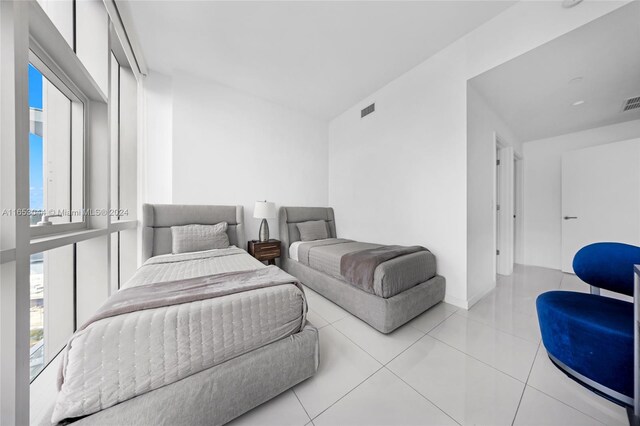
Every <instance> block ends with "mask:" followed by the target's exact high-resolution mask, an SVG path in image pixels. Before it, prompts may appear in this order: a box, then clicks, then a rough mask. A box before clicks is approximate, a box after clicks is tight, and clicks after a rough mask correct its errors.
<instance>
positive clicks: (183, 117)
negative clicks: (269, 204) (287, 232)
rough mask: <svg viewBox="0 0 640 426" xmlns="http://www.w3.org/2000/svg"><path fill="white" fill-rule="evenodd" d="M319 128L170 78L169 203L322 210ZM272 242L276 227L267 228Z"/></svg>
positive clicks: (250, 221)
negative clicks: (273, 205) (262, 204)
mask: <svg viewBox="0 0 640 426" xmlns="http://www.w3.org/2000/svg"><path fill="white" fill-rule="evenodd" d="M327 129H328V126H327V123H326V122H324V121H321V120H317V119H314V118H310V117H309V116H306V115H304V114H301V113H298V112H295V111H292V110H289V109H286V108H284V107H280V106H278V105H275V104H273V103H270V102H267V101H265V100H262V99H259V98H256V97H254V96H251V95H248V94H245V93H242V92H239V91H237V90H234V89H231V88H229V87H226V86H223V85H220V84H217V83H215V82H211V81H205V80H200V79H197V78H195V77H192V76H190V75H187V74H177V75H174V77H173V143H172V144H173V147H172V154H173V156H172V157H173V158H172V178H171V181H172V202H174V203H194V204H195V203H199V204H241V205H244V207H245V221H246V224H247V228H246V229H247V235H246V237H247V238H248V239H256V238H257V237H258V228H259V225H260V221H259V220H258V219H254V218H253V207H254V203H255V201H256V200H263V199H266V200H269V201H274V202H275V203H276V205H277V206H282V205H301V206H326V205H327V180H328V179H327ZM269 227H270V230H271V236H272V237H273V238H277V237H278V223H277V220H275V219H274V220H270V221H269Z"/></svg>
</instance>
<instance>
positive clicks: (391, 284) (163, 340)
mask: <svg viewBox="0 0 640 426" xmlns="http://www.w3.org/2000/svg"><path fill="white" fill-rule="evenodd" d="M142 223H143V228H142V256H143V262H144V263H143V265H142V266H141V267H140V268H139V269H138V271H137V272H136V274H135V275H134V276H133V277H132V278H131V280H130V281H129V282H128V283H127V284H126V285H125V286H124V288H123V289H121V290H120V291H118V292H117V293H116V294H115V295H113V296H112V297H111V298H109V300H108V301H107V302H106V303H105V305H103V306H102V307H101V308H100V310H99V311H98V312H97V313H96V314H95V315H94V317H92V318H91V319H90V320H89V321H88V322H87V323H85V324H84V325H83V326H81V327H80V329H78V331H76V333H75V334H74V336H73V337H72V338H71V339H70V340H69V342H68V344H67V347H66V348H65V351H64V352H63V360H62V364H61V370H60V375H59V382H58V383H59V393H58V396H57V401H56V404H55V406H54V407H53V409H52V417H51V419H52V422H53V423H68V422H74V423H77V424H80V425H83V424H87V425H89V424H90V425H96V424H98V425H99V424H110V425H113V424H154V425H155V424H171V425H179V424H189V425H200V424H203V425H204V424H207V425H219V424H224V423H226V422H228V421H230V420H232V419H234V418H236V417H238V416H240V415H241V414H243V413H245V412H247V411H249V410H251V409H252V408H254V407H256V406H258V405H260V404H262V403H263V402H265V401H267V400H269V399H271V398H273V397H275V396H276V395H278V394H280V393H281V392H283V391H285V390H287V389H289V388H290V387H292V386H294V385H296V384H298V383H300V382H301V381H303V380H305V379H307V378H309V377H311V376H313V375H314V374H315V373H316V371H317V369H318V365H319V347H318V331H317V330H316V329H315V328H314V327H313V326H312V325H311V324H309V323H307V321H306V313H307V301H306V298H305V294H304V291H303V289H302V285H301V282H303V283H304V284H305V285H307V286H309V287H310V288H312V289H314V290H316V291H317V292H319V293H320V294H322V295H324V296H325V297H327V298H329V299H330V300H333V301H334V302H335V303H337V304H338V305H340V306H342V307H343V308H345V309H347V310H348V311H350V312H352V313H353V314H354V315H356V316H358V317H360V318H362V319H363V320H364V321H366V322H368V323H369V324H370V325H371V326H373V327H374V328H376V329H378V330H380V331H381V332H383V333H388V332H391V331H392V330H394V329H395V328H397V327H399V326H400V325H402V324H404V323H406V322H407V321H409V320H410V319H412V318H414V317H415V316H417V315H419V314H420V313H422V312H424V311H425V310H427V309H428V308H429V307H431V306H433V305H434V304H436V303H438V302H439V301H441V300H442V299H443V297H444V286H445V283H444V278H442V277H440V276H438V275H436V265H435V257H434V256H433V254H432V253H431V252H429V251H428V250H426V249H424V248H422V247H418V246H415V247H409V248H407V247H397V246H381V245H376V244H367V243H358V242H355V241H351V240H344V239H337V238H336V230H335V219H334V215H333V210H332V209H330V208H308V207H282V208H281V210H280V235H281V239H282V242H283V244H284V247H283V256H282V257H281V260H282V268H283V269H284V270H285V271H287V272H289V273H290V274H291V275H289V274H287V273H286V272H284V271H283V270H281V269H279V268H277V267H275V266H265V265H264V264H262V263H261V262H259V261H257V260H256V259H254V258H253V257H251V256H250V255H249V254H248V253H247V252H246V251H245V250H244V246H245V241H246V240H245V237H244V225H243V208H242V207H240V206H195V205H144V206H143V220H142ZM194 224H198V225H194ZM201 225H205V226H204V227H202V226H201ZM207 225H215V228H216V229H217V231H215V232H217V233H218V234H216V235H218V237H223V240H224V241H223V243H224V244H222V245H221V246H220V247H218V246H215V248H206V249H200V248H194V247H197V246H198V244H200V243H199V241H200V240H199V239H201V237H202V233H203V232H209V231H206V229H208V230H211V229H213V227H212V226H207ZM221 225H224V227H223V228H219V227H220V226H221ZM172 227H173V229H172ZM185 227H186V228H188V229H189V231H188V232H187V231H184V229H185ZM205 228H206V229H205ZM221 229H222V230H221ZM225 230H226V235H224V234H225ZM300 231H302V234H303V235H302V237H303V238H301V232H300ZM318 231H320V233H319V235H315V233H317V232H318ZM181 232H182V233H181ZM184 232H187V233H184ZM218 237H216V238H218ZM227 240H228V241H227ZM301 240H306V241H301ZM216 244H217V243H216ZM176 247H178V249H176ZM185 248H186V249H185ZM172 253H174V254H172Z"/></svg>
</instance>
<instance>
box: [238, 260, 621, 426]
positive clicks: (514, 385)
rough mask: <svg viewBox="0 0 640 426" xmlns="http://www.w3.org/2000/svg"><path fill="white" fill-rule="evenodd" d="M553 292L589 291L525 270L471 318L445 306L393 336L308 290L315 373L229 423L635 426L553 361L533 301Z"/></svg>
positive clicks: (506, 280) (568, 278)
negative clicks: (315, 338) (316, 332)
mask: <svg viewBox="0 0 640 426" xmlns="http://www.w3.org/2000/svg"><path fill="white" fill-rule="evenodd" d="M553 289H565V290H573V291H584V292H586V291H588V287H587V285H586V284H584V283H582V282H581V281H580V280H579V279H578V278H576V277H575V276H574V275H569V274H563V273H561V272H559V271H554V270H550V269H545V268H538V267H532V266H520V265H518V266H516V269H515V271H514V273H513V275H512V276H509V277H499V278H498V285H497V287H496V289H495V290H493V291H492V292H491V293H490V294H489V295H487V296H486V297H485V298H484V299H482V300H481V301H480V302H478V303H477V304H476V305H475V306H473V307H472V308H471V309H470V310H469V311H465V310H462V309H457V308H456V307H454V306H451V305H448V304H445V303H440V304H439V305H437V306H435V307H433V308H432V309H430V310H429V311H427V312H426V313H424V314H423V315H421V316H419V317H418V318H416V319H414V320H413V321H411V322H410V323H408V324H406V325H404V326H403V327H401V328H399V329H398V330H396V331H394V332H393V333H391V334H389V335H384V334H381V333H379V332H377V331H376V330H374V329H373V328H371V327H369V326H368V325H367V324H365V323H364V322H362V321H360V320H359V319H357V318H356V317H354V316H352V315H351V314H349V313H348V312H346V311H345V310H343V309H342V308H340V307H338V306H337V305H335V304H333V303H332V302H330V301H328V300H327V299H325V298H323V297H322V296H320V295H319V294H317V293H315V292H313V291H311V290H309V289H307V295H308V299H309V306H310V313H309V321H310V322H311V323H313V324H314V325H315V326H316V327H318V328H319V329H320V368H319V371H318V373H317V374H316V375H315V376H314V377H312V378H311V379H309V380H306V381H305V382H303V383H301V384H299V385H297V386H295V387H294V388H293V389H292V390H288V391H286V392H285V393H283V394H282V395H280V396H278V397H277V398H274V399H273V400H271V401H268V402H266V403H265V404H263V405H261V406H260V407H257V408H256V409H254V410H252V411H250V412H249V413H247V414H245V415H244V416H242V417H240V418H238V419H236V420H235V421H233V422H232V423H231V424H232V425H234V426H240V425H261V426H264V425H278V426H285V425H291V426H304V425H310V424H314V425H316V426H325V425H340V426H342V425H345V426H346V425H455V424H460V425H471V424H483V425H563V426H566V425H580V426H583V425H602V424H606V425H626V424H628V422H627V420H626V413H625V410H624V409H623V408H621V407H619V406H617V405H615V404H613V403H611V402H609V401H606V400H605V399H603V398H600V397H598V396H596V395H594V394H593V393H591V392H589V391H588V390H586V389H584V388H583V387H581V386H580V385H578V384H576V383H575V382H573V381H572V380H570V379H569V378H567V377H566V376H565V375H564V374H563V373H561V372H560V371H559V370H558V369H557V368H556V367H554V366H553V364H551V362H550V361H549V358H548V357H547V356H546V352H545V349H544V346H542V345H541V344H540V331H539V328H538V322H537V318H536V311H535V299H536V297H537V296H538V294H540V293H542V292H544V291H547V290H553Z"/></svg>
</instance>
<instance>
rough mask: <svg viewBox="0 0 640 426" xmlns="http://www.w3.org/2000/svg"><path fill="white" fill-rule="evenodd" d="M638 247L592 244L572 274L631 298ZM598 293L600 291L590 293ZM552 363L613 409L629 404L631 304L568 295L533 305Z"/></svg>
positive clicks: (543, 296)
mask: <svg viewBox="0 0 640 426" xmlns="http://www.w3.org/2000/svg"><path fill="white" fill-rule="evenodd" d="M635 264H640V247H635V246H631V245H628V244H621V243H596V244H591V245H588V246H586V247H584V248H582V249H581V250H580V251H578V253H577V254H576V256H575V257H574V259H573V269H574V271H575V273H576V275H577V276H578V277H580V279H582V280H583V281H585V282H586V283H587V284H589V285H591V286H592V288H593V287H597V288H604V289H607V290H611V291H614V292H617V293H622V294H626V295H629V296H633V283H634V265H635ZM592 293H599V291H596V292H592ZM536 307H537V310H538V321H539V323H540V331H541V332H542V342H543V343H544V346H545V348H546V349H547V353H548V354H549V358H550V359H551V361H552V362H553V363H554V364H555V365H556V366H557V367H558V368H560V369H561V370H562V371H564V372H565V373H566V374H567V375H568V376H569V377H571V378H572V379H574V380H576V381H577V382H579V383H581V384H582V385H584V386H586V387H588V388H590V389H591V390H593V391H595V392H596V393H598V394H600V395H602V396H604V397H605V398H608V399H610V400H612V401H614V402H616V403H618V404H621V405H625V406H633V403H634V341H633V340H634V337H633V334H634V330H633V323H634V306H633V303H630V302H625V301H622V300H617V299H612V298H609V297H604V296H600V295H598V294H586V293H578V292H570V291H550V292H547V293H544V294H541V295H540V296H538V299H537V300H536Z"/></svg>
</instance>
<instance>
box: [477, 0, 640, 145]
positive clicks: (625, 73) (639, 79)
mask: <svg viewBox="0 0 640 426" xmlns="http://www.w3.org/2000/svg"><path fill="white" fill-rule="evenodd" d="M578 7H580V6H578ZM639 23H640V2H638V1H635V2H633V3H630V4H629V5H626V6H624V7H622V8H620V9H617V10H616V11H614V12H612V13H610V14H608V15H605V16H603V17H602V18H599V19H597V20H595V21H593V22H591V23H589V24H587V25H584V26H582V27H580V28H578V29H576V30H574V31H572V32H570V33H568V34H566V35H564V36H562V37H559V38H557V39H555V40H553V41H551V42H549V43H547V44H545V45H543V46H540V47H538V48H536V49H534V50H532V51H530V52H528V53H526V54H524V55H522V56H519V57H517V58H515V59H513V60H511V61H509V62H507V63H505V64H503V65H500V66H498V67H496V68H494V69H492V70H489V71H487V72H485V73H484V74H481V75H480V76H478V77H476V78H474V79H472V80H471V81H470V84H471V85H473V87H475V88H476V89H477V90H478V91H479V92H480V93H481V94H482V96H483V97H484V98H485V99H486V100H487V102H488V103H489V104H490V105H491V106H492V107H493V109H494V110H495V111H496V112H497V113H498V115H500V116H501V118H502V119H503V120H504V121H505V122H506V123H507V124H508V125H509V128H510V129H511V130H512V131H513V132H514V133H515V135H516V136H517V137H518V138H520V140H521V141H523V142H526V141H531V140H536V139H542V138H547V137H551V136H557V135H562V134H566V133H572V132H577V131H581V130H586V129H591V128H595V127H600V126H605V125H609V124H615V123H620V122H623V121H629V120H635V119H640V109H636V110H631V111H627V112H622V107H623V103H624V101H625V100H626V99H628V98H631V97H635V96H640V24H639ZM580 77H581V78H580ZM579 101H584V103H583V104H581V105H578V106H572V104H573V103H574V102H579Z"/></svg>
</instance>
